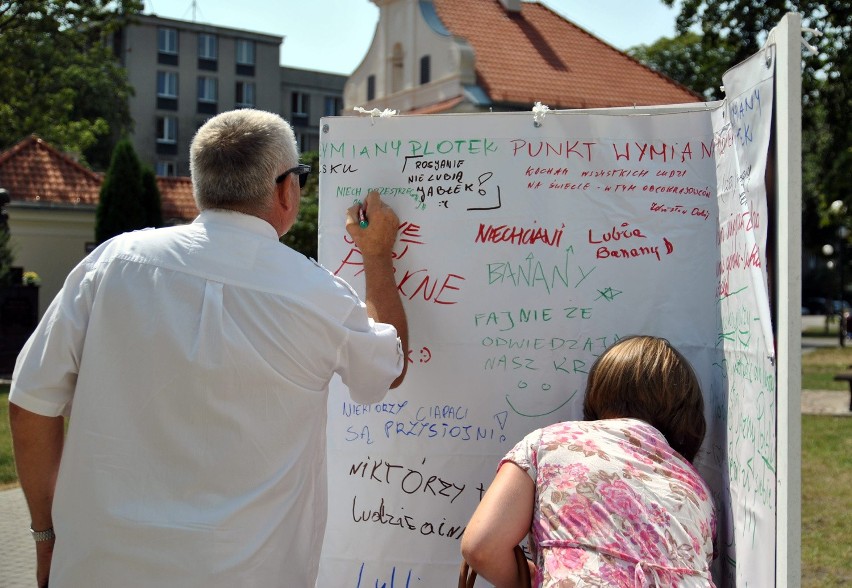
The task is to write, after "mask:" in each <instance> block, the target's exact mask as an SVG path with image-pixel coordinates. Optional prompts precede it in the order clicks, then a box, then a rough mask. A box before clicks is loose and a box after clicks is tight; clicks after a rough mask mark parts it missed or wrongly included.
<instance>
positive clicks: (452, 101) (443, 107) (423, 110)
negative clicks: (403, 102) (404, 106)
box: [405, 96, 464, 114]
mask: <svg viewBox="0 0 852 588" xmlns="http://www.w3.org/2000/svg"><path fill="white" fill-rule="evenodd" d="M462 100H464V96H456V97H455V98H449V99H448V100H442V101H441V102H436V103H435V104H428V105H426V106H421V107H420V108H415V109H414V110H407V111H405V114H434V113H436V112H446V111H448V110H449V109H451V108H452V107H453V106H456V105H457V104H460V103H461V101H462Z"/></svg>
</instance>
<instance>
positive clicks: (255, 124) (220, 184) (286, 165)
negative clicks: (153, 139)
mask: <svg viewBox="0 0 852 588" xmlns="http://www.w3.org/2000/svg"><path fill="white" fill-rule="evenodd" d="M298 163H299V148H298V147H297V146H296V138H295V137H294V135H293V129H292V128H291V127H290V125H289V124H288V123H287V121H285V120H284V119H282V118H281V117H280V116H278V115H277V114H272V113H271V112H264V111H262V110H252V109H242V110H231V111H229V112H223V113H222V114H219V115H217V116H214V117H213V118H211V119H210V120H208V121H207V122H206V123H204V125H203V126H202V127H201V128H200V129H198V132H197V133H195V137H193V139H192V145H190V147H189V171H190V174H192V193H193V195H194V196H195V203H196V204H197V205H198V208H199V210H205V209H208V208H227V209H232V210H239V211H242V212H248V213H256V212H261V211H265V210H268V209H269V207H270V206H271V205H272V198H273V193H274V186H275V178H276V177H278V176H279V175H280V174H282V173H283V172H284V171H286V170H288V169H290V168H292V167H295V166H296V165H298Z"/></svg>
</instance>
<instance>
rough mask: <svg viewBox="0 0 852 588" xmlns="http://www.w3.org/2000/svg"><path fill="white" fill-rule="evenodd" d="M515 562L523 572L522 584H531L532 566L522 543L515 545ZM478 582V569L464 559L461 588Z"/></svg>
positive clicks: (460, 581) (471, 587)
mask: <svg viewBox="0 0 852 588" xmlns="http://www.w3.org/2000/svg"><path fill="white" fill-rule="evenodd" d="M515 562H516V563H517V564H518V571H519V572H520V573H521V584H523V585H524V586H530V585H531V580H530V566H529V564H527V556H526V555H524V550H523V549H522V548H521V546H520V545H515ZM474 582H476V570H474V569H473V568H472V567H470V565H469V564H468V563H467V562H466V561H465V560H464V559H462V564H461V569H460V570H459V588H473V584H474Z"/></svg>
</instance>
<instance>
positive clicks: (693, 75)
mask: <svg viewBox="0 0 852 588" xmlns="http://www.w3.org/2000/svg"><path fill="white" fill-rule="evenodd" d="M708 51H709V53H708ZM627 53H628V55H630V56H631V57H633V58H634V59H637V60H638V61H641V62H642V63H644V64H645V65H647V66H648V67H650V68H651V69H654V70H656V71H658V72H660V73H663V74H665V75H667V76H668V77H670V78H672V79H673V80H675V81H676V82H679V83H681V84H683V85H684V86H686V87H687V88H690V89H691V90H693V91H695V92H698V93H699V94H702V95H703V96H704V98H705V99H706V100H718V99H719V98H721V90H720V89H719V87H720V86H721V84H722V74H724V73H725V70H727V69H728V68H729V67H730V65H731V64H732V63H734V61H733V58H734V49H733V48H732V47H731V46H730V45H729V44H728V43H725V42H720V43H719V44H718V45H717V46H715V47H712V48H710V49H708V48H706V47H704V46H703V44H702V38H701V35H699V34H697V33H694V32H687V33H684V34H682V35H678V36H676V37H675V38H673V39H669V38H666V37H663V38H661V39H659V40H657V41H655V42H654V43H652V44H651V45H639V46H637V47H632V48H630V49H628V50H627Z"/></svg>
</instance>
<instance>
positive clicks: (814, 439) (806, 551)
mask: <svg viewBox="0 0 852 588" xmlns="http://www.w3.org/2000/svg"><path fill="white" fill-rule="evenodd" d="M850 585H852V417H846V416H843V417H831V416H814V415H804V416H803V417H802V586H803V587H805V588H817V587H819V588H833V587H835V586H836V587H840V586H850Z"/></svg>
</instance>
